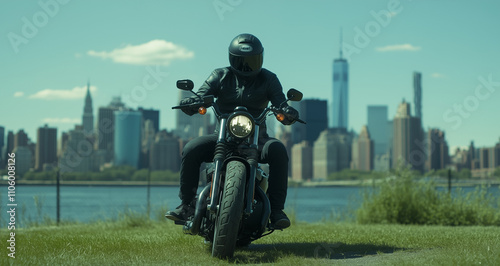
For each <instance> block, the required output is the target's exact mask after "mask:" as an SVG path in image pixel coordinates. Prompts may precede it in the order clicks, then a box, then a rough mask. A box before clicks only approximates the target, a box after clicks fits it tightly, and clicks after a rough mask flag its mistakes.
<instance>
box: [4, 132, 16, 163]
mask: <svg viewBox="0 0 500 266" xmlns="http://www.w3.org/2000/svg"><path fill="white" fill-rule="evenodd" d="M13 149H14V132H12V131H10V130H9V132H8V133H7V142H6V143H5V148H4V153H3V159H4V163H5V160H6V159H7V154H8V153H11V152H12V150H13Z"/></svg>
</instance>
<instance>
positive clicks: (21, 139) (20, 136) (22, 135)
mask: <svg viewBox="0 0 500 266" xmlns="http://www.w3.org/2000/svg"><path fill="white" fill-rule="evenodd" d="M26 146H28V134H26V132H24V130H22V129H21V130H19V131H18V132H17V133H16V134H15V135H14V149H15V148H17V147H26Z"/></svg>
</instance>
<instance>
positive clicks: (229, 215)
mask: <svg viewBox="0 0 500 266" xmlns="http://www.w3.org/2000/svg"><path fill="white" fill-rule="evenodd" d="M245 181H246V167H245V165H244V164H243V163H242V162H239V161H231V162H229V163H228V164H227V167H226V181H225V185H224V191H223V194H222V200H221V201H220V204H219V206H220V207H219V216H218V218H217V221H216V222H215V234H214V241H213V246H212V256H214V257H218V258H231V257H233V254H234V249H235V247H236V240H237V238H238V230H239V228H240V222H241V215H242V213H243V198H244V195H245Z"/></svg>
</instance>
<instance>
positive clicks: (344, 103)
mask: <svg viewBox="0 0 500 266" xmlns="http://www.w3.org/2000/svg"><path fill="white" fill-rule="evenodd" d="M340 43H341V44H342V40H341V41H340ZM348 68H349V66H348V64H347V60H345V59H344V58H342V46H341V47H340V57H339V58H337V59H335V60H334V61H333V99H332V108H331V112H330V114H331V117H332V118H331V121H332V122H331V126H332V127H334V128H345V129H348V118H349V116H348V113H347V112H348V110H349V108H348V104H349V101H348V100H349V97H348V94H349V90H348V73H349V69H348Z"/></svg>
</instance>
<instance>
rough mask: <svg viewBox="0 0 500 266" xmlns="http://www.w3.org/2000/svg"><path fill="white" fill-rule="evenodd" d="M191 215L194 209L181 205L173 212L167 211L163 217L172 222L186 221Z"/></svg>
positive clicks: (189, 205)
mask: <svg viewBox="0 0 500 266" xmlns="http://www.w3.org/2000/svg"><path fill="white" fill-rule="evenodd" d="M193 214H194V208H193V207H192V206H191V204H186V203H182V204H181V205H179V206H178V207H177V208H176V209H175V210H171V211H168V212H167V213H166V214H165V217H166V218H167V219H170V220H173V221H186V220H187V219H188V218H189V216H192V215H193Z"/></svg>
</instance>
